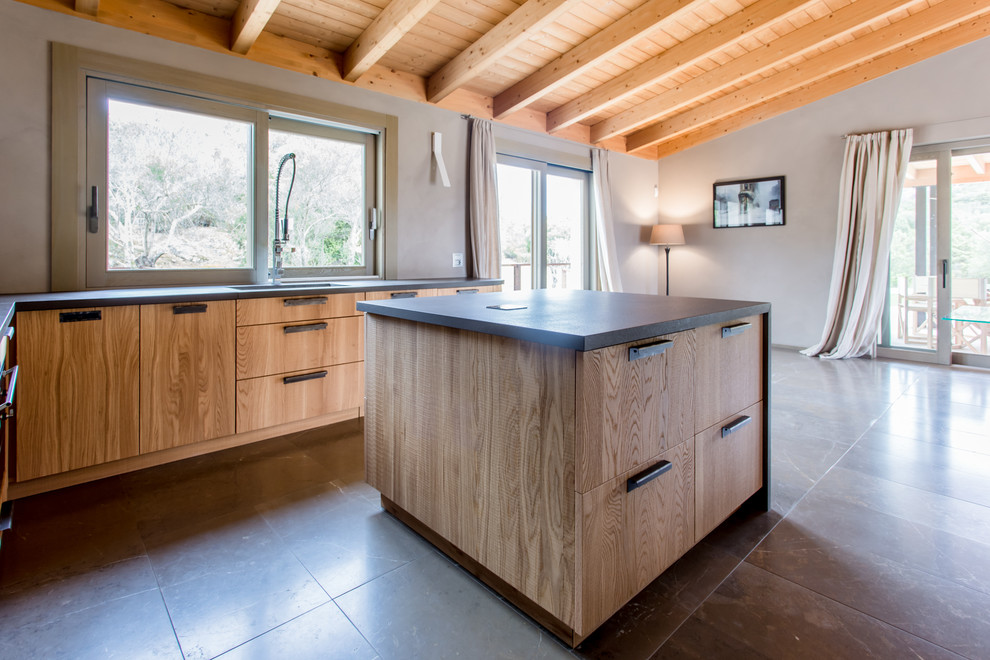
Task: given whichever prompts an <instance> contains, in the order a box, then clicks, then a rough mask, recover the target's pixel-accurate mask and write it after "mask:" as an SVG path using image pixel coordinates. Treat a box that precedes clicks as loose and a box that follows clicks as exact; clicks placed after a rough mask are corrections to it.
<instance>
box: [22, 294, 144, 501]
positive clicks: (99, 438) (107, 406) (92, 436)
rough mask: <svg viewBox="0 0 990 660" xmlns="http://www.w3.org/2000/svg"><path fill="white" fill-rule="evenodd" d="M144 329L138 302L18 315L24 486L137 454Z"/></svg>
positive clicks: (30, 312)
mask: <svg viewBox="0 0 990 660" xmlns="http://www.w3.org/2000/svg"><path fill="white" fill-rule="evenodd" d="M139 327H140V324H139V309H138V307H137V306H135V305H127V306H122V307H95V308H87V309H63V310H43V311H29V312H18V313H17V332H18V336H17V359H18V365H19V367H20V371H19V378H18V397H17V398H18V401H17V457H16V472H15V477H16V479H17V480H18V481H27V480H30V479H36V478H38V477H44V476H47V475H51V474H56V473H59V472H65V471H68V470H75V469H78V468H84V467H87V466H90V465H97V464H99V463H105V462H107V461H113V460H117V459H121V458H126V457H128V456H136V455H137V454H138V451H139V429H138V415H137V410H138V403H139V400H138V392H139V384H140V378H139V370H138V364H139V355H140V349H139V342H140V331H139Z"/></svg>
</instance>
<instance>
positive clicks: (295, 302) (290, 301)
mask: <svg viewBox="0 0 990 660" xmlns="http://www.w3.org/2000/svg"><path fill="white" fill-rule="evenodd" d="M326 304H327V297H326V296H312V297H310V298H286V299H285V300H284V301H283V302H282V305H284V306H285V307H302V306H303V305H326Z"/></svg>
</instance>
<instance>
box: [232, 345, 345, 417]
mask: <svg viewBox="0 0 990 660" xmlns="http://www.w3.org/2000/svg"><path fill="white" fill-rule="evenodd" d="M363 405H364V363H363V362H351V363H348V364H341V365H337V366H334V367H326V368H324V369H314V370H310V371H302V372H296V373H290V374H285V375H282V376H265V377H263V378H250V379H248V380H239V381H237V432H238V433H243V432H245V431H254V430H255V429H261V428H265V427H268V426H275V425H277V424H286V423H288V422H294V421H297V420H301V419H307V418H309V417H317V416H319V415H326V414H328V413H332V412H337V411H339V410H348V409H350V408H358V407H360V406H363Z"/></svg>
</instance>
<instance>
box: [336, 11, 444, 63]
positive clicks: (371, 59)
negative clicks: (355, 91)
mask: <svg viewBox="0 0 990 660" xmlns="http://www.w3.org/2000/svg"><path fill="white" fill-rule="evenodd" d="M439 1H440V0H392V1H391V2H390V3H389V4H388V6H386V7H385V9H384V10H383V11H382V12H381V13H380V14H378V16H377V17H375V19H374V20H373V21H372V22H371V25H369V26H368V27H367V29H365V31H364V32H362V33H361V36H359V37H358V38H357V39H356V40H355V41H354V43H352V44H351V45H350V46H349V47H348V48H347V52H346V53H344V67H343V69H342V71H341V77H343V78H344V80H348V81H350V82H354V81H355V80H357V79H358V78H360V77H361V76H362V75H364V74H365V73H366V72H367V71H368V69H370V68H371V66H372V65H373V64H375V63H376V62H377V61H378V60H380V59H381V58H382V56H383V55H384V54H385V53H387V52H388V51H389V49H390V48H392V46H394V45H395V44H396V43H397V42H398V41H399V39H401V38H402V37H403V36H404V35H405V34H406V33H407V32H409V30H411V29H412V27H413V26H414V25H416V23H418V22H419V21H420V20H422V18H423V17H424V16H425V15H426V14H427V13H429V12H430V10H432V9H433V7H434V6H435V5H436V4H437V3H438V2H439Z"/></svg>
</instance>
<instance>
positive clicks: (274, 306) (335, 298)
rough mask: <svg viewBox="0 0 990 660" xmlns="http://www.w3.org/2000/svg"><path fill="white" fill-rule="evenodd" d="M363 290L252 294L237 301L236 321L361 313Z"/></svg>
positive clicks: (288, 320)
mask: <svg viewBox="0 0 990 660" xmlns="http://www.w3.org/2000/svg"><path fill="white" fill-rule="evenodd" d="M364 295H365V294H363V293H332V294H299V295H292V296H280V297H277V298H249V299H245V300H238V301H237V325H238V326H245V325H258V324H261V323H292V322H293V321H312V320H316V319H329V318H335V317H339V316H353V315H355V314H357V313H358V311H357V303H358V301H361V300H364Z"/></svg>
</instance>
